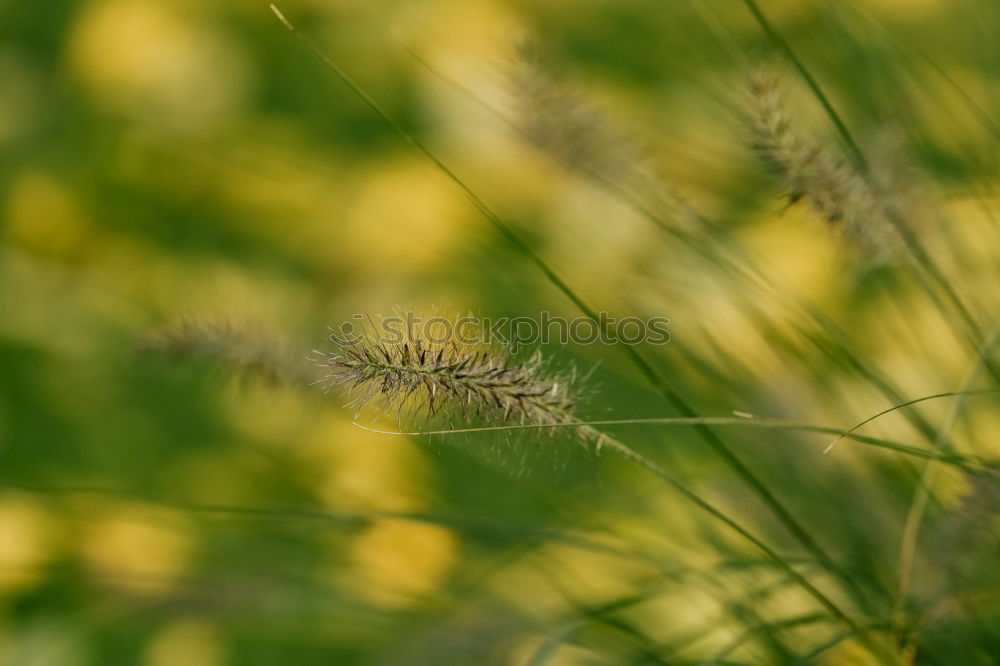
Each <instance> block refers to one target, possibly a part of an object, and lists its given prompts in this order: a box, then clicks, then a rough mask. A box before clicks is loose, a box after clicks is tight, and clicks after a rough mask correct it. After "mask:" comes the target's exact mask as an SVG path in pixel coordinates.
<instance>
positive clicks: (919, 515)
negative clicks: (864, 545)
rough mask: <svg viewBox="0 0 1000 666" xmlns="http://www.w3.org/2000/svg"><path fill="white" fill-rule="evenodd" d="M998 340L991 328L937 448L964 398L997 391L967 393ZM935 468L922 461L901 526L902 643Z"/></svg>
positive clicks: (896, 625)
mask: <svg viewBox="0 0 1000 666" xmlns="http://www.w3.org/2000/svg"><path fill="white" fill-rule="evenodd" d="M998 341H1000V327H997V328H996V329H994V331H993V333H991V334H990V337H989V339H988V340H987V341H986V344H985V345H984V347H983V350H982V352H981V353H980V355H979V358H978V359H977V360H976V363H975V365H973V367H972V369H971V370H970V371H969V374H968V376H967V377H966V379H965V381H964V382H963V385H962V390H960V391H956V392H954V393H953V395H956V396H958V398H959V399H958V400H955V401H954V402H953V403H952V405H951V409H950V410H949V411H948V414H947V415H946V416H945V418H944V421H943V422H942V424H941V430H940V440H939V442H938V444H937V448H941V449H943V448H945V442H946V441H947V438H948V433H949V432H950V431H951V430H952V428H954V427H955V424H956V423H957V422H958V418H959V415H960V413H961V410H962V406H963V403H964V398H965V397H966V396H969V395H977V394H981V393H996V392H997V391H971V390H969V387H971V386H972V385H973V384H975V382H976V380H977V379H978V378H979V375H980V371H981V370H982V368H983V365H984V364H985V362H986V360H987V359H988V358H989V357H990V355H991V354H992V353H993V350H994V348H995V347H996V344H997V342H998ZM938 469H939V468H938V467H937V466H935V465H933V464H932V461H931V460H927V461H925V462H924V467H923V470H922V471H921V474H920V479H919V480H918V482H917V487H916V489H915V490H914V492H913V500H912V501H911V502H910V508H909V510H908V511H907V514H906V522H905V523H904V525H903V536H902V538H901V540H900V548H899V586H898V588H897V591H896V601H895V604H894V606H893V613H892V625H893V630H894V632H895V633H896V634H897V637H898V639H899V640H900V642H903V639H904V637H905V636H906V626H905V625H906V600H907V598H908V597H909V593H910V577H911V575H912V572H913V564H914V559H915V556H916V550H917V536H918V535H919V533H920V524H921V522H922V521H923V517H924V513H925V511H926V509H927V500H928V497H929V495H930V490H931V485H932V484H933V483H934V479H935V478H936V476H937V472H938Z"/></svg>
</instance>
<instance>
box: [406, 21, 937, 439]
mask: <svg viewBox="0 0 1000 666" xmlns="http://www.w3.org/2000/svg"><path fill="white" fill-rule="evenodd" d="M695 7H699V8H700V7H701V5H700V3H695ZM708 18H710V16H709V17H708ZM402 46H403V48H404V49H405V50H406V51H407V52H408V53H409V54H410V55H411V56H412V57H413V58H414V60H416V61H417V63H419V64H420V65H421V66H422V67H424V68H425V69H426V70H427V71H428V72H430V73H431V74H432V75H434V76H435V77H437V78H439V79H440V80H441V81H443V82H444V83H445V84H447V85H449V86H452V87H454V88H455V89H456V90H457V91H459V92H460V93H461V94H463V95H465V96H467V97H468V98H469V99H471V100H472V101H474V102H475V103H476V104H478V105H479V106H481V107H482V108H483V109H485V110H486V111H487V112H489V113H490V114H491V115H492V116H494V117H495V118H497V119H498V120H499V121H500V122H502V123H503V124H504V125H506V126H507V127H509V128H511V129H512V130H513V131H514V132H515V133H517V134H518V135H520V136H521V137H522V138H524V139H525V141H526V142H527V143H529V144H530V143H531V140H530V138H529V137H527V136H526V134H525V133H524V132H523V130H522V129H521V128H519V127H518V126H517V124H516V123H515V122H513V121H512V120H510V119H509V118H508V117H507V116H505V115H504V114H503V113H502V112H501V111H499V110H498V109H496V108H495V107H493V106H492V105H491V104H490V103H489V102H487V101H485V100H483V99H482V98H481V97H479V96H478V95H477V94H476V93H475V92H473V91H472V90H470V89H469V88H468V87H466V86H465V85H463V84H462V83H461V82H460V81H457V80H456V79H454V78H453V77H451V76H448V75H447V74H445V73H443V72H440V71H439V70H437V69H436V68H434V67H433V66H432V65H431V64H430V63H429V62H427V60H426V59H425V58H424V57H423V56H421V55H420V54H419V53H418V52H417V51H416V50H415V49H413V48H412V47H410V46H409V45H408V44H406V43H402ZM741 57H742V58H743V59H745V56H741ZM543 152H544V151H543ZM556 161H557V162H558V160H556ZM577 170H579V171H581V172H582V173H583V175H584V176H585V177H586V178H588V179H590V180H591V181H592V182H594V183H595V184H597V185H598V186H600V187H601V188H603V189H604V190H605V191H606V192H607V193H608V194H609V195H611V196H613V197H615V198H617V199H618V200H620V201H621V202H622V203H623V204H625V205H627V206H629V207H631V208H632V209H633V210H635V211H636V212H637V213H639V214H640V215H641V216H643V217H644V218H646V219H647V220H649V221H650V222H652V223H653V224H654V225H655V226H656V227H657V228H659V229H660V230H661V231H663V232H665V233H666V234H667V235H668V236H670V237H671V238H673V239H675V240H678V241H680V242H681V243H683V244H684V245H685V246H686V247H687V248H689V249H691V250H693V251H694V252H696V253H697V254H698V255H699V256H701V257H702V258H704V259H705V260H706V261H708V262H710V263H712V265H713V266H716V267H718V268H720V269H722V271H723V273H724V274H726V275H729V276H731V277H732V278H733V279H734V280H738V281H740V284H742V285H744V286H747V285H752V286H754V287H756V288H758V289H760V290H761V292H763V293H765V294H767V295H769V296H772V297H774V298H775V299H776V300H777V301H778V302H779V303H780V304H782V305H783V306H785V307H787V308H789V310H790V311H791V312H794V313H796V315H799V316H803V317H804V318H805V319H806V320H807V321H809V323H810V324H815V325H817V326H819V327H820V329H821V330H822V331H823V332H825V333H826V334H827V335H828V336H830V338H831V339H832V342H833V344H832V345H831V344H830V343H829V342H828V341H826V340H822V339H820V338H819V337H818V336H817V335H816V334H815V333H814V332H812V331H810V330H807V329H806V328H805V327H804V326H800V327H799V330H800V332H801V333H802V334H803V335H804V336H805V337H806V339H808V340H810V341H811V342H812V344H813V345H814V346H815V347H816V348H817V349H818V350H819V351H821V352H822V353H823V354H824V355H826V356H828V357H829V358H831V359H835V360H840V359H843V360H845V361H847V363H848V364H849V365H850V367H851V368H852V369H853V370H854V371H855V372H857V373H858V375H859V376H860V377H861V378H862V379H864V380H865V381H867V382H869V383H870V384H872V385H873V386H874V387H875V388H876V389H878V390H879V391H880V392H881V393H882V394H883V395H885V396H886V397H887V398H888V399H889V400H890V401H892V402H893V403H900V402H903V397H902V394H901V393H900V392H899V390H898V389H896V388H895V387H893V386H892V384H891V383H890V382H889V380H888V379H887V378H885V377H882V376H881V375H879V373H878V372H877V371H876V370H875V369H874V368H872V367H870V366H869V365H866V364H865V363H863V362H862V361H861V360H860V359H859V358H858V355H857V354H856V353H855V352H854V351H853V350H852V349H851V346H850V344H849V342H848V341H847V340H846V339H845V337H844V335H843V333H842V332H841V331H840V330H839V327H838V326H837V324H836V323H835V322H833V321H832V320H830V319H829V318H828V317H827V316H826V315H824V314H823V313H822V312H821V311H820V310H819V309H818V308H816V307H815V306H814V305H812V304H811V303H809V302H806V301H804V300H802V299H800V298H796V297H795V296H794V295H793V293H792V291H793V290H791V289H788V288H782V286H781V285H779V284H778V283H777V282H776V281H775V280H774V278H772V277H770V276H768V275H767V274H765V273H764V272H763V270H762V269H761V268H760V266H759V264H760V262H759V261H755V260H754V258H753V257H751V256H749V255H748V254H747V252H746V250H745V249H744V248H741V247H740V246H739V245H737V244H736V243H734V242H733V239H732V238H731V237H730V236H729V234H728V233H727V232H726V230H725V228H724V227H723V226H722V225H721V224H719V223H718V222H715V221H713V220H711V219H709V218H707V217H705V216H704V215H702V214H700V213H698V212H697V211H692V212H694V213H695V219H696V220H697V221H698V222H699V223H700V224H701V225H702V228H703V230H704V231H706V232H708V233H709V235H710V239H711V240H712V241H714V242H715V243H716V244H717V245H716V246H715V247H710V246H709V245H708V244H706V243H705V239H704V238H698V237H696V236H694V235H692V234H691V233H689V232H687V231H686V230H684V229H682V228H679V227H677V226H676V225H671V224H669V223H668V221H667V220H665V219H663V218H662V216H660V214H658V213H657V212H656V211H654V210H652V209H651V208H650V207H649V206H647V205H646V203H645V202H644V201H643V200H642V199H641V197H639V196H637V195H635V193H633V192H630V191H629V190H628V189H627V188H625V187H623V186H621V185H619V184H618V183H616V182H614V181H613V180H612V179H610V178H608V177H606V176H604V175H602V174H600V173H597V172H594V171H592V170H587V169H581V168H579V167H577ZM750 305H752V304H750ZM905 418H906V419H907V420H909V421H910V422H911V424H912V425H913V426H914V427H915V428H916V429H917V430H918V431H919V432H920V433H921V434H922V435H923V436H924V437H925V438H926V439H927V441H928V442H929V443H931V444H933V443H934V442H935V441H936V440H937V432H936V430H935V428H934V427H933V426H932V425H931V424H930V423H929V422H928V421H927V420H926V419H924V418H923V416H922V415H921V414H920V413H919V412H917V411H915V410H908V411H907V412H905Z"/></svg>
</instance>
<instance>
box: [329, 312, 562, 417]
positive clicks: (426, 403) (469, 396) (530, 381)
mask: <svg viewBox="0 0 1000 666" xmlns="http://www.w3.org/2000/svg"><path fill="white" fill-rule="evenodd" d="M468 339H469V337H468V336H465V335H460V334H459V332H458V331H455V330H454V329H453V328H449V329H448V333H447V335H442V336H437V335H432V334H431V332H429V331H424V332H420V331H413V330H410V331H407V332H401V333H400V334H399V335H398V336H397V335H395V334H392V335H386V334H383V333H382V332H380V331H378V330H376V329H375V327H374V326H370V327H367V328H366V330H365V332H364V334H363V335H362V336H360V339H358V340H356V341H353V342H352V343H351V344H345V345H343V346H341V347H340V348H339V349H338V350H336V351H334V352H331V353H325V354H321V355H320V357H319V363H320V365H322V366H323V367H324V368H325V369H326V371H327V374H326V377H325V378H324V380H323V382H322V383H323V384H324V385H325V387H326V388H328V389H332V388H339V389H342V390H344V391H345V392H346V393H347V394H348V395H349V399H350V403H349V404H350V406H351V407H353V408H354V409H356V410H359V411H360V410H361V409H363V408H365V407H368V406H371V405H375V406H377V407H381V408H382V409H384V410H385V411H386V412H387V413H389V414H390V415H394V416H396V417H397V418H404V417H406V416H410V415H416V414H424V415H426V416H428V417H435V416H442V415H443V416H444V417H445V418H446V419H449V420H451V421H458V422H460V423H462V424H466V425H471V424H477V423H482V424H494V425H502V424H520V425H538V426H546V425H562V424H571V423H574V422H575V420H576V419H575V417H574V410H575V408H576V407H577V403H578V399H579V398H578V394H577V392H576V387H575V381H574V377H573V374H572V373H560V372H557V371H555V370H552V369H551V368H549V367H548V365H547V364H546V362H545V360H544V359H543V357H542V355H541V353H539V352H535V353H533V354H531V355H530V356H528V357H526V358H523V359H518V358H515V357H514V356H513V355H512V354H511V353H510V351H509V349H508V348H507V347H504V346H500V345H494V344H487V343H480V342H465V341H464V340H468Z"/></svg>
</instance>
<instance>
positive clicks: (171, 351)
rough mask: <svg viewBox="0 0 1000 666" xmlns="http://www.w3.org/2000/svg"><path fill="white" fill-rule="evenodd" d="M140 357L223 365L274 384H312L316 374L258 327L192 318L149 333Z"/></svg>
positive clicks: (140, 344)
mask: <svg viewBox="0 0 1000 666" xmlns="http://www.w3.org/2000/svg"><path fill="white" fill-rule="evenodd" d="M136 348H137V350H138V351H140V352H144V353H151V354H156V355H158V356H161V357H163V358H166V359H169V360H193V361H203V362H207V363H212V364H216V365H219V366H222V367H224V368H226V369H227V370H230V371H235V372H236V373H238V374H239V375H240V376H242V377H246V378H257V379H261V380H263V381H265V382H267V383H269V384H276V385H277V384H281V385H301V386H304V385H308V384H310V383H312V382H313V381H315V379H316V377H315V372H314V371H313V370H312V368H311V366H310V364H309V363H308V361H307V359H306V358H305V357H304V356H302V355H300V354H299V353H297V352H296V351H295V350H294V349H293V348H292V347H291V346H290V345H287V344H284V343H283V342H282V341H281V340H280V339H278V338H277V337H276V336H272V335H269V334H266V333H265V332H263V331H262V330H260V329H259V327H257V326H253V325H251V324H241V323H237V322H236V321H232V320H223V319H205V318H187V319H183V320H179V321H176V322H172V323H168V324H165V325H162V326H159V327H157V328H154V329H151V330H149V331H147V332H146V333H144V334H143V335H142V336H141V337H140V338H139V340H138V341H137V343H136Z"/></svg>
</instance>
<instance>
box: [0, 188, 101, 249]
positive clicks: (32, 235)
mask: <svg viewBox="0 0 1000 666" xmlns="http://www.w3.org/2000/svg"><path fill="white" fill-rule="evenodd" d="M5 215H6V218H7V233H8V238H9V239H10V241H11V242H12V243H15V244H18V245H21V246H22V247H24V248H25V249H28V250H30V251H32V252H35V253H38V254H41V255H45V256H56V257H65V256H66V255H69V254H72V253H73V252H74V250H76V249H78V247H79V245H80V243H81V241H82V239H83V237H84V236H85V234H86V233H87V228H88V227H89V226H90V225H89V221H88V220H87V219H86V215H85V213H84V209H83V205H82V204H81V202H80V200H79V197H78V196H77V194H76V193H75V192H74V191H73V190H72V189H70V188H69V187H68V186H67V185H66V184H64V183H62V182H61V181H60V180H59V179H58V178H55V177H54V176H52V175H50V174H47V173H42V172H40V171H23V172H21V173H20V174H18V175H17V176H16V177H15V178H14V181H13V182H12V183H11V186H10V193H9V194H8V196H7V206H6V211H5Z"/></svg>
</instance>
